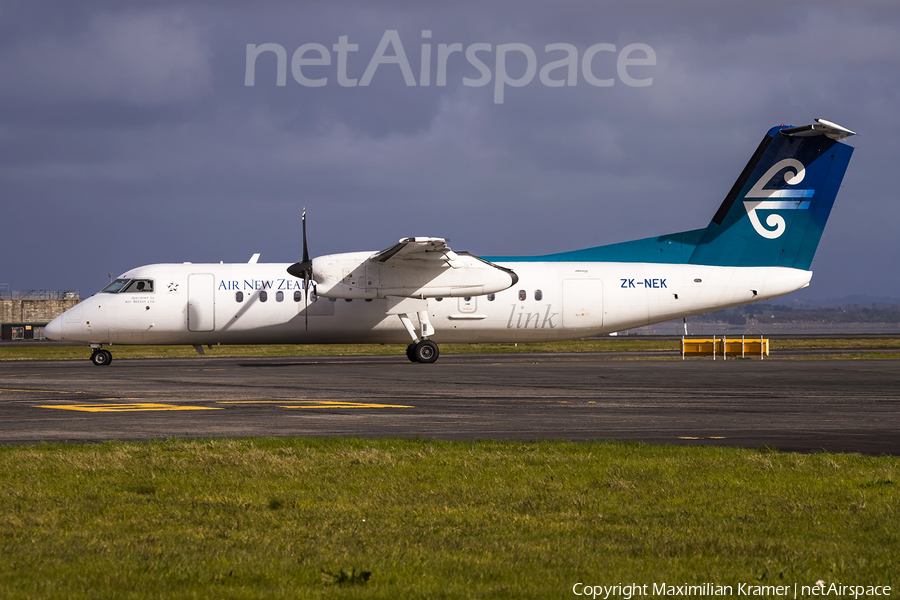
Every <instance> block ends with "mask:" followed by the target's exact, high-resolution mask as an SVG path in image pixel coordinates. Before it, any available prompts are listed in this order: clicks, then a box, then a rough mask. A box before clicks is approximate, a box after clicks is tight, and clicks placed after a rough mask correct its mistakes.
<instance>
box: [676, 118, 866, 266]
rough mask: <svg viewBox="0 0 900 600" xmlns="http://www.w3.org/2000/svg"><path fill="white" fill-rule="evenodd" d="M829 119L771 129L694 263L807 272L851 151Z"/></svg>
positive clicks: (707, 233) (846, 131) (707, 232)
mask: <svg viewBox="0 0 900 600" xmlns="http://www.w3.org/2000/svg"><path fill="white" fill-rule="evenodd" d="M851 135H854V133H853V132H852V131H850V130H849V129H845V128H843V127H841V126H840V125H835V124H834V123H830V122H828V121H825V120H824V119H816V124H814V125H806V126H803V127H785V126H780V127H773V128H772V129H770V130H769V132H768V133H767V134H766V137H765V138H763V141H762V143H760V145H759V148H757V149H756V152H755V153H754V154H753V157H752V158H751V159H750V162H749V163H747V166H746V167H745V168H744V171H743V172H742V173H741V176H740V177H739V178H738V180H737V181H736V182H735V184H734V186H733V187H732V188H731V191H730V192H729V194H728V196H727V197H726V198H725V201H724V202H722V205H721V206H720V207H719V210H718V211H717V212H716V214H715V216H714V217H713V219H712V221H711V222H710V224H709V226H708V227H707V228H706V229H705V230H704V231H703V235H702V237H701V238H700V241H699V242H698V243H697V247H696V248H695V249H694V252H693V254H692V255H691V258H690V260H689V261H688V262H689V263H691V264H699V265H714V266H740V267H761V266H779V267H793V268H797V269H804V270H809V267H810V264H812V259H813V255H814V254H815V252H816V247H817V246H818V245H819V240H820V239H821V237H822V230H823V229H824V228H825V221H826V220H827V219H828V215H829V214H830V213H831V207H832V206H833V205H834V199H835V197H836V196H837V192H838V189H839V188H840V187H841V180H842V179H843V178H844V172H845V171H846V170H847V165H848V164H849V162H850V155H851V154H852V153H853V148H852V147H850V146H848V145H846V144H842V143H839V140H841V139H843V138H845V137H848V136H851Z"/></svg>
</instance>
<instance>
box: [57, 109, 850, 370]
mask: <svg viewBox="0 0 900 600" xmlns="http://www.w3.org/2000/svg"><path fill="white" fill-rule="evenodd" d="M851 135H855V133H854V132H853V131H850V130H849V129H846V128H844V127H841V126H840V125H837V124H835V123H832V122H830V121H826V120H824V119H816V120H815V123H813V124H810V125H804V126H800V127H793V126H785V125H780V126H777V127H773V128H771V129H770V130H769V131H768V132H767V133H766V135H765V137H764V138H763V140H762V142H761V143H760V144H759V147H758V148H757V149H756V151H755V152H754V153H753V155H752V157H751V158H750V161H749V162H748V163H747V165H746V167H745V168H744V170H743V171H742V172H741V174H740V176H739V177H738V179H737V181H735V183H734V185H733V186H732V188H731V190H730V191H729V192H728V194H727V195H726V196H725V199H724V201H723V202H722V203H721V205H720V206H719V209H718V210H717V211H716V213H715V214H714V215H713V217H712V220H711V221H710V223H709V224H708V225H707V226H706V227H705V228H702V229H694V230H691V231H682V232H678V233H672V234H667V235H660V236H654V237H649V238H644V239H639V240H633V241H628V242H621V243H615V244H609V245H603V246H597V247H593V248H586V249H581V250H574V251H570V252H562V253H557V254H547V255H542V256H494V257H490V256H488V257H478V256H475V255H472V254H469V253H466V252H454V251H453V250H451V249H450V247H449V246H448V245H447V242H446V241H445V239H443V238H434V237H409V238H403V239H401V240H400V241H399V242H398V243H397V244H394V245H393V246H391V247H389V248H387V249H385V250H382V251H380V252H349V253H344V254H331V255H326V256H317V257H315V258H313V259H310V258H309V252H308V248H307V242H306V211H305V209H304V213H303V258H302V260H301V261H299V262H296V263H293V264H288V263H259V262H258V259H259V255H258V254H255V255H253V257H252V258H251V259H250V261H249V262H247V263H237V264H234V263H233V264H224V263H219V264H192V263H183V264H153V265H148V266H143V267H138V268H136V269H132V270H130V271H127V272H125V273H123V274H122V275H120V276H119V277H118V278H116V279H115V280H114V281H112V282H111V283H110V284H109V285H108V286H106V287H105V288H103V289H102V290H101V291H100V292H98V293H97V294H95V295H93V296H91V297H90V298H87V299H86V300H84V301H83V302H81V303H80V304H78V305H77V306H75V307H73V308H71V309H69V310H68V311H66V312H65V313H63V314H62V315H60V316H59V317H57V318H56V319H54V320H53V321H52V322H51V323H49V324H48V325H47V326H46V327H45V328H44V335H45V336H46V337H47V338H49V339H51V340H59V341H69V342H79V343H85V344H88V345H89V346H90V347H91V348H92V354H91V361H92V362H93V363H94V364H95V365H109V364H110V362H111V361H112V354H111V353H110V352H109V351H108V350H106V349H105V348H104V346H115V345H117V344H123V345H124V344H186V345H192V346H194V348H195V349H196V350H197V352H198V353H199V354H201V355H202V354H204V351H203V347H204V346H207V347H209V348H212V345H214V344H328V343H384V344H393V343H407V344H408V346H407V352H406V355H407V358H409V360H410V361H411V362H414V363H426V364H427V363H433V362H435V361H436V360H437V358H438V356H439V354H440V350H439V346H438V342H441V343H488V342H506V343H512V342H548V341H556V340H571V339H581V338H586V337H591V336H597V335H602V334H609V333H613V332H617V331H623V330H626V329H631V328H635V327H640V326H644V325H649V324H653V323H659V322H663V321H667V320H670V319H678V318H682V317H690V316H694V315H698V314H702V313H705V312H710V311H715V310H720V309H724V308H730V307H734V306H740V305H743V304H748V303H751V302H759V301H762V300H769V299H772V298H776V297H779V296H782V295H785V294H789V293H791V292H794V291H796V290H799V289H802V288H804V287H806V286H808V285H809V282H810V278H811V277H812V272H811V271H810V270H809V269H810V265H811V263H812V260H813V256H814V254H815V251H816V247H817V246H818V244H819V240H820V238H821V236H822V231H823V229H824V227H825V222H826V220H827V219H828V216H829V214H830V212H831V208H832V206H833V204H834V200H835V197H836V196H837V192H838V189H839V188H840V186H841V181H842V180H843V177H844V173H845V171H846V169H847V166H848V164H849V161H850V156H851V154H852V152H853V148H852V147H851V146H849V145H847V144H846V143H843V142H842V141H841V140H843V139H844V138H847V137H849V136H851Z"/></svg>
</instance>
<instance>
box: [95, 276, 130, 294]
mask: <svg viewBox="0 0 900 600" xmlns="http://www.w3.org/2000/svg"><path fill="white" fill-rule="evenodd" d="M129 281H131V280H130V279H116V280H115V281H113V282H112V283H110V284H109V285H108V286H106V287H105V288H103V289H102V290H100V293H107V294H117V293H119V290H121V289H122V288H123V287H125V286H126V285H128V282H129Z"/></svg>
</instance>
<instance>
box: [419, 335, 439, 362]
mask: <svg viewBox="0 0 900 600" xmlns="http://www.w3.org/2000/svg"><path fill="white" fill-rule="evenodd" d="M440 353H441V352H440V350H438V345H437V344H435V343H434V342H432V341H431V340H422V341H421V342H419V343H418V344H416V347H415V349H414V350H413V355H414V356H415V359H416V362H420V363H433V362H434V361H436V360H437V359H438V356H439V355H440Z"/></svg>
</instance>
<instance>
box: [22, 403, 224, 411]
mask: <svg viewBox="0 0 900 600" xmlns="http://www.w3.org/2000/svg"><path fill="white" fill-rule="evenodd" d="M35 408H61V409H63V410H79V411H82V412H135V411H141V410H222V409H221V408H214V407H210V406H179V405H177V404H156V403H153V402H135V403H132V404H69V405H62V404H60V405H48V406H37V407H35Z"/></svg>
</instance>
